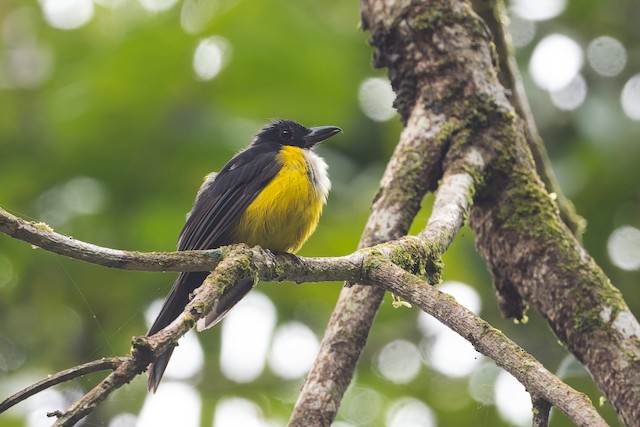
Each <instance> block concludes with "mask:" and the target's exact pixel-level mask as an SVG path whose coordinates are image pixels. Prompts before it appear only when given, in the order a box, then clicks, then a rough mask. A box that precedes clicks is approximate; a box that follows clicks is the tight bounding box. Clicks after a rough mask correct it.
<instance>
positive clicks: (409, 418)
mask: <svg viewBox="0 0 640 427" xmlns="http://www.w3.org/2000/svg"><path fill="white" fill-rule="evenodd" d="M436 425H437V423H436V417H435V415H434V413H433V411H432V410H431V408H429V407H428V406H427V405H425V404H424V403H423V402H421V401H420V400H418V399H415V398H413V397H404V398H401V399H398V400H396V401H395V402H394V403H393V404H392V405H391V407H390V408H389V410H388V412H387V426H388V427H435V426H436Z"/></svg>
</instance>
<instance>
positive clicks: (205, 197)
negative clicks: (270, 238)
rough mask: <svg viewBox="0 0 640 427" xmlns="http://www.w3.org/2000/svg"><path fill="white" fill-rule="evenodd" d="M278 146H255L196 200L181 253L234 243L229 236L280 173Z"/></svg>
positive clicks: (181, 240)
mask: <svg viewBox="0 0 640 427" xmlns="http://www.w3.org/2000/svg"><path fill="white" fill-rule="evenodd" d="M277 153H278V146H277V145H271V144H261V145H257V146H256V145H252V146H250V147H249V148H248V149H246V150H245V151H243V152H241V153H240V154H238V155H237V156H236V157H234V158H233V159H231V161H229V163H227V164H226V165H225V167H224V168H223V169H222V170H221V171H220V173H219V174H218V175H217V176H216V178H215V180H214V181H213V183H212V184H211V185H210V186H209V187H208V188H205V189H204V190H203V191H202V192H201V194H200V195H199V196H198V198H197V199H196V202H195V204H194V206H193V209H192V210H191V214H190V215H189V218H188V219H187V222H186V223H185V225H184V227H183V228H182V231H181V232H180V237H179V238H178V250H180V251H186V250H200V249H212V248H217V247H219V246H222V245H227V244H230V243H240V242H230V241H228V240H227V238H228V237H227V236H226V234H227V233H226V232H227V231H229V229H230V227H231V226H232V225H233V224H234V223H235V222H236V221H237V220H238V219H239V218H240V216H241V215H242V213H243V212H244V211H245V209H246V208H247V207H248V206H249V204H251V202H252V201H253V200H254V199H255V198H256V196H257V195H258V194H260V192H261V191H262V189H263V188H264V187H265V186H266V185H267V184H268V183H269V182H270V181H271V180H272V179H273V177H274V176H275V175H276V174H277V173H278V171H280V168H281V167H282V165H280V164H279V163H278V162H276V161H275V156H276V154H277Z"/></svg>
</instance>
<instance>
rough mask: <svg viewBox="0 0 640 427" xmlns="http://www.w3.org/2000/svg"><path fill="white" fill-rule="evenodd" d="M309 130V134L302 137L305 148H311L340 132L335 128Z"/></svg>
mask: <svg viewBox="0 0 640 427" xmlns="http://www.w3.org/2000/svg"><path fill="white" fill-rule="evenodd" d="M309 130H310V131H311V132H309V133H308V134H306V135H305V136H303V137H302V140H303V141H304V142H305V148H311V147H313V146H314V145H316V144H317V143H319V142H322V141H324V140H325V139H329V138H331V137H332V136H333V135H335V134H336V133H338V132H342V129H340V128H339V127H336V126H318V127H315V128H310V129H309Z"/></svg>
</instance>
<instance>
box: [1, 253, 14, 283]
mask: <svg viewBox="0 0 640 427" xmlns="http://www.w3.org/2000/svg"><path fill="white" fill-rule="evenodd" d="M15 279H16V277H15V273H14V268H13V263H12V262H11V260H10V259H9V258H7V257H6V256H4V255H3V254H1V253H0V288H3V287H5V286H7V287H8V286H9V285H12V284H13V282H14V281H15Z"/></svg>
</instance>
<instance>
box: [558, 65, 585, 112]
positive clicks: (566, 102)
mask: <svg viewBox="0 0 640 427" xmlns="http://www.w3.org/2000/svg"><path fill="white" fill-rule="evenodd" d="M550 95H551V102H553V105H555V106H556V107H558V108H559V109H561V110H566V111H571V110H575V109H577V108H578V107H580V106H581V105H582V104H583V103H584V101H585V99H587V82H586V80H585V79H584V77H582V75H580V74H576V76H575V77H574V78H573V80H571V83H569V84H568V85H566V86H565V87H563V88H562V89H558V90H554V91H551V93H550Z"/></svg>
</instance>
